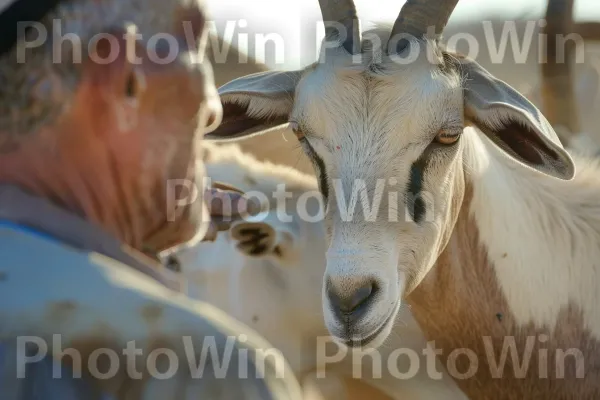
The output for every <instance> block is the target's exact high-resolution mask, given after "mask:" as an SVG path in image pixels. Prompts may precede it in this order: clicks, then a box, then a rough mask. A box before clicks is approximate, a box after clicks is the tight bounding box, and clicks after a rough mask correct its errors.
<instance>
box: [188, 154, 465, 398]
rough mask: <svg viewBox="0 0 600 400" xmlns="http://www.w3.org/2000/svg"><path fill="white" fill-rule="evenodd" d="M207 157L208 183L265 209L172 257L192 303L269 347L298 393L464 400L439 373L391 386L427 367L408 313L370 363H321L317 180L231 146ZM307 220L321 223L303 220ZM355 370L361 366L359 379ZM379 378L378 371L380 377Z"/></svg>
mask: <svg viewBox="0 0 600 400" xmlns="http://www.w3.org/2000/svg"><path fill="white" fill-rule="evenodd" d="M207 148H208V152H207V157H206V158H205V165H206V168H207V175H208V176H209V177H210V178H211V179H212V180H214V181H219V182H223V183H226V184H228V185H232V186H235V187H237V188H239V189H242V190H244V191H245V192H247V193H248V195H250V196H252V195H253V193H254V194H255V195H256V194H261V195H264V196H266V197H267V198H268V199H269V201H270V204H271V206H270V208H268V209H266V210H265V211H264V212H263V213H262V214H259V215H257V216H255V217H253V219H247V220H246V221H245V222H244V221H242V222H237V223H235V224H234V226H233V227H232V229H231V231H230V233H222V234H220V235H219V237H218V238H217V239H216V240H215V242H212V243H200V244H197V245H195V246H194V247H191V248H188V249H185V250H182V251H181V252H180V253H178V254H177V257H178V258H179V261H180V263H181V268H182V272H183V275H184V276H185V277H186V278H187V279H188V281H189V284H188V294H189V295H191V296H192V297H197V298H199V299H201V300H203V301H207V302H210V303H211V304H214V305H216V306H217V307H219V308H221V309H222V310H224V311H226V312H227V313H228V314H230V315H232V316H234V317H235V318H237V319H238V320H240V321H242V322H243V323H246V324H248V325H250V326H251V327H252V328H253V329H255V330H256V331H257V332H259V333H260V334H261V335H262V336H263V337H265V338H267V340H269V341H270V343H272V344H273V345H274V346H275V347H277V348H278V349H280V350H281V351H282V353H283V355H284V356H285V357H286V359H287V360H288V362H289V363H290V365H291V366H292V369H293V370H294V372H295V373H297V374H298V376H299V377H300V378H302V381H304V382H305V384H308V385H309V387H310V385H316V386H317V387H318V388H319V389H320V391H321V392H322V396H323V398H324V399H339V400H342V399H357V400H358V399H363V398H369V399H372V400H377V399H390V398H391V399H405V400H409V399H439V398H444V399H462V398H464V395H462V393H461V392H460V391H459V390H458V388H457V387H456V385H455V384H454V383H453V382H452V380H451V378H450V377H449V375H448V374H446V373H445V371H443V369H442V368H439V367H440V366H439V365H437V368H438V371H441V372H440V375H439V380H437V379H438V378H434V377H428V376H427V375H426V374H425V371H419V373H418V374H417V373H415V374H414V375H415V376H414V377H412V378H411V379H406V378H405V379H404V380H400V379H397V378H394V374H396V376H405V377H408V376H409V375H410V373H411V372H410V371H411V370H414V368H415V364H416V363H417V362H418V363H422V364H424V363H425V362H426V360H425V357H424V356H423V354H422V352H423V349H425V348H426V342H425V339H424V337H423V334H422V332H421V331H420V329H419V328H418V326H417V325H416V323H415V321H414V319H413V318H412V316H411V315H410V311H409V310H408V309H407V308H403V310H402V311H401V312H400V314H399V315H398V317H397V326H398V328H397V333H396V334H395V335H394V336H393V337H392V338H390V340H389V341H388V343H386V346H385V347H384V348H383V349H380V351H379V352H378V354H377V356H376V357H377V358H374V357H375V356H374V355H364V356H362V357H361V355H360V354H358V353H355V354H352V353H346V352H345V351H344V350H343V349H339V348H338V347H337V346H335V345H333V346H332V347H331V348H329V347H327V353H326V354H325V353H323V351H322V350H323V348H322V347H321V349H320V348H319V344H318V343H319V342H317V340H321V342H320V343H322V344H325V343H328V342H329V344H331V345H332V344H333V343H331V342H330V340H329V338H328V337H329V334H328V332H327V328H326V327H325V325H324V323H323V314H322V311H321V310H322V305H321V295H320V293H321V289H320V287H321V280H322V279H323V274H324V272H325V262H326V260H325V251H326V240H325V231H324V227H323V223H322V220H321V219H319V218H318V214H319V212H320V210H319V209H320V206H321V205H320V202H319V201H318V196H317V197H316V198H315V196H314V195H315V192H317V191H318V187H317V182H316V179H315V178H314V177H311V176H307V175H304V174H301V173H300V172H298V171H295V170H293V169H291V168H288V167H284V166H281V165H273V164H271V163H265V162H258V161H256V159H254V158H253V157H251V156H249V155H248V154H244V153H242V152H241V151H240V150H239V147H238V146H236V145H233V146H230V145H228V146H223V147H221V146H218V147H217V146H214V145H213V146H207ZM278 189H279V190H281V189H285V190H286V191H287V193H289V198H288V199H287V200H286V206H285V209H284V208H277V207H278V204H279V205H282V204H283V203H279V202H278V200H277V199H276V197H275V196H274V193H276V192H277V191H278ZM317 194H318V192H317ZM261 197H262V196H261ZM307 199H308V201H307V202H304V200H307ZM305 205H306V208H305ZM278 210H279V211H278ZM283 211H285V212H286V214H283ZM305 211H306V212H307V213H308V214H310V216H317V218H315V219H318V221H316V222H310V221H308V220H307V219H306V218H304V219H303V218H302V215H303V214H302V213H303V212H305ZM278 213H279V214H278ZM283 215H287V216H289V218H286V217H282V216H283ZM318 338H320V339H318ZM402 349H410V351H411V352H412V353H414V354H419V357H420V359H419V360H417V361H415V360H413V359H408V358H407V357H406V356H400V357H397V358H395V356H394V352H395V353H398V354H399V353H401V351H402ZM338 356H339V357H338ZM343 356H344V357H343ZM334 360H335V362H334ZM388 360H391V361H390V362H392V364H393V365H392V366H388ZM355 363H362V366H361V367H360V369H359V370H355V369H356V368H358V364H357V365H356V366H354V364H355ZM376 368H380V369H381V376H379V375H378V371H377V370H376ZM411 368H412V369H411ZM318 370H323V371H325V373H324V377H319V376H318V375H317V371H318ZM359 373H360V374H359ZM353 377H354V378H359V377H360V378H362V379H353Z"/></svg>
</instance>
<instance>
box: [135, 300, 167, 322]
mask: <svg viewBox="0 0 600 400" xmlns="http://www.w3.org/2000/svg"><path fill="white" fill-rule="evenodd" d="M140 314H141V316H142V318H143V319H144V320H145V321H146V322H147V323H149V324H155V323H156V322H157V321H158V320H159V319H160V318H161V317H162V314H163V309H162V307H161V306H159V305H156V304H148V305H145V306H144V307H142V310H141V312H140Z"/></svg>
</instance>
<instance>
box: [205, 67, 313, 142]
mask: <svg viewBox="0 0 600 400" xmlns="http://www.w3.org/2000/svg"><path fill="white" fill-rule="evenodd" d="M301 75H302V72H301V71H285V72H284V71H267V72H260V73H257V74H252V75H248V76H244V77H242V78H238V79H234V80H233V81H231V82H229V83H226V84H225V85H223V86H221V87H220V88H219V96H220V97H221V105H222V106H223V120H222V122H221V125H219V126H218V127H217V128H216V129H215V130H214V131H212V132H210V133H208V134H206V135H205V136H204V138H205V139H208V140H215V141H229V140H236V139H239V138H243V137H250V136H254V135H260V134H263V133H266V132H268V131H271V130H275V129H279V128H282V127H283V126H284V125H286V124H287V123H288V117H289V115H290V113H291V112H292V107H293V105H294V93H295V91H296V85H297V83H298V81H299V80H300V78H301Z"/></svg>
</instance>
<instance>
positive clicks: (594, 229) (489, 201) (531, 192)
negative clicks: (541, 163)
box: [467, 130, 600, 339]
mask: <svg viewBox="0 0 600 400" xmlns="http://www.w3.org/2000/svg"><path fill="white" fill-rule="evenodd" d="M467 137H468V139H469V140H468V141H467V143H468V146H469V149H468V153H470V156H469V158H470V159H471V161H470V162H469V167H470V168H469V170H470V171H471V178H472V179H473V181H474V182H476V183H477V184H476V185H474V197H473V203H472V207H471V211H472V213H473V215H474V216H475V222H476V223H477V226H478V228H479V232H480V235H481V240H482V241H483V243H484V244H485V245H486V248H487V250H488V254H489V257H490V259H491V260H492V262H493V263H494V266H495V269H496V275H497V277H498V278H499V280H500V284H501V286H502V288H503V291H504V293H505V295H506V298H507V300H508V303H509V305H510V308H511V311H512V312H513V313H514V315H515V317H516V318H517V321H518V322H519V323H521V324H523V325H525V324H527V323H529V322H534V323H535V325H536V326H547V327H554V326H555V324H556V319H557V317H558V314H559V313H560V311H561V310H564V309H565V308H566V307H568V306H569V303H571V304H574V305H575V306H577V307H578V308H579V309H580V311H581V312H582V313H583V318H584V321H585V323H586V328H587V329H590V330H591V332H592V333H593V334H594V336H595V337H596V338H598V339H600V307H598V304H600V270H599V269H598V268H599V267H598V265H599V264H598V260H600V246H599V245H598V244H599V243H600V201H599V200H600V182H599V181H598V173H599V172H600V168H599V165H598V161H596V160H590V159H585V158H583V157H577V156H574V159H575V160H576V161H577V167H578V174H577V175H576V177H575V179H574V180H573V181H568V182H565V181H558V180H551V179H547V178H544V177H541V176H539V174H535V173H529V171H526V170H515V168H514V166H513V165H510V161H509V160H507V159H506V157H503V156H502V155H501V154H499V151H498V149H497V148H496V147H495V146H494V145H492V144H490V142H489V140H487V139H486V138H481V137H480V136H479V135H477V133H476V132H475V131H472V130H471V131H470V132H468V136H467ZM500 233H501V235H502V237H503V240H498V236H499V234H500ZM504 254H506V257H504V256H503V255H504Z"/></svg>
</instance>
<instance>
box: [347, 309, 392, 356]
mask: <svg viewBox="0 0 600 400" xmlns="http://www.w3.org/2000/svg"><path fill="white" fill-rule="evenodd" d="M399 309H400V302H398V303H397V304H396V306H395V307H394V308H393V309H392V311H391V312H390V314H389V315H388V316H387V317H386V318H385V320H384V321H383V322H382V323H381V325H380V326H379V327H378V328H377V329H375V330H374V331H373V332H371V333H370V334H368V335H367V336H365V337H364V338H362V339H357V338H356V336H355V337H354V338H352V339H346V340H343V343H344V344H345V345H346V346H347V347H348V348H351V349H366V348H377V347H379V346H380V345H381V344H382V343H383V341H384V340H385V339H386V338H387V336H388V335H389V332H387V333H386V332H385V331H386V330H388V329H391V325H392V323H393V321H394V320H395V318H396V314H397V313H398V310H399ZM377 342H379V343H377Z"/></svg>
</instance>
